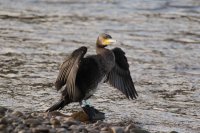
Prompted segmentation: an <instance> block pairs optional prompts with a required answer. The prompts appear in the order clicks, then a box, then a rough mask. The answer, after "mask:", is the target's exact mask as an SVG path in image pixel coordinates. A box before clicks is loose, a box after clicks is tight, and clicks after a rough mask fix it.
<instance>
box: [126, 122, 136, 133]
mask: <svg viewBox="0 0 200 133" xmlns="http://www.w3.org/2000/svg"><path fill="white" fill-rule="evenodd" d="M133 128H136V126H135V125H134V124H132V123H131V124H129V125H128V126H127V127H126V128H125V132H128V131H130V130H131V129H133Z"/></svg>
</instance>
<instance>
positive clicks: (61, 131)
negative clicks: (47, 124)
mask: <svg viewBox="0 0 200 133" xmlns="http://www.w3.org/2000/svg"><path fill="white" fill-rule="evenodd" d="M66 132H67V130H66V129H65V128H56V133H66Z"/></svg>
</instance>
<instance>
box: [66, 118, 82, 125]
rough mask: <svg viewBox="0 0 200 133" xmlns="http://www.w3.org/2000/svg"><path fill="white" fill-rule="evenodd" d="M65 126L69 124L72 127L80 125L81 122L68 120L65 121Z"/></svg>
mask: <svg viewBox="0 0 200 133" xmlns="http://www.w3.org/2000/svg"><path fill="white" fill-rule="evenodd" d="M63 124H67V125H68V126H71V125H79V124H80V121H76V120H74V119H73V120H68V121H65V122H63Z"/></svg>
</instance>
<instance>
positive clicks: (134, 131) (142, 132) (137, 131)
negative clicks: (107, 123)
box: [130, 128, 150, 133]
mask: <svg viewBox="0 0 200 133" xmlns="http://www.w3.org/2000/svg"><path fill="white" fill-rule="evenodd" d="M130 132H131V133H150V132H148V131H146V130H143V129H139V128H134V129H131V130H130Z"/></svg>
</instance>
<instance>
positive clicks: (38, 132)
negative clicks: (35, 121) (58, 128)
mask: <svg viewBox="0 0 200 133" xmlns="http://www.w3.org/2000/svg"><path fill="white" fill-rule="evenodd" d="M32 132H33V133H49V129H48V128H46V127H36V128H33V129H32Z"/></svg>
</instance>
